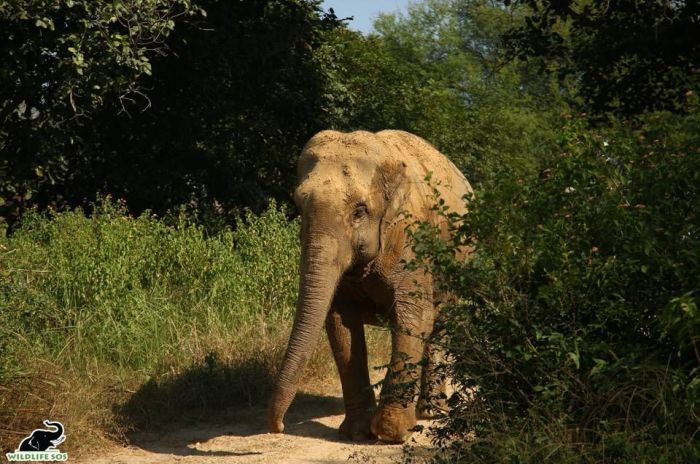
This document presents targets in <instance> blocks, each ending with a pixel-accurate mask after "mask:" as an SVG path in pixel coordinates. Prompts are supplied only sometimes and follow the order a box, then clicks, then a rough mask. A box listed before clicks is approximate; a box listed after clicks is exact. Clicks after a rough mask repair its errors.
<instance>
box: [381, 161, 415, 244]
mask: <svg viewBox="0 0 700 464" xmlns="http://www.w3.org/2000/svg"><path fill="white" fill-rule="evenodd" d="M406 171H407V166H406V163H405V162H403V161H400V160H388V161H385V162H384V163H382V164H381V165H380V167H379V172H378V174H379V176H378V177H379V191H380V192H381V194H382V195H383V197H384V198H383V200H384V214H383V216H382V220H381V224H380V226H379V228H380V231H379V234H380V235H379V236H380V240H381V249H383V250H384V252H387V251H388V249H387V247H391V246H393V245H394V242H395V241H396V239H393V240H392V238H394V236H395V235H396V234H397V233H403V227H404V226H403V223H404V221H405V220H406V215H405V206H406V200H407V199H408V195H409V189H408V184H409V182H408V175H407V172H406ZM396 251H399V250H396Z"/></svg>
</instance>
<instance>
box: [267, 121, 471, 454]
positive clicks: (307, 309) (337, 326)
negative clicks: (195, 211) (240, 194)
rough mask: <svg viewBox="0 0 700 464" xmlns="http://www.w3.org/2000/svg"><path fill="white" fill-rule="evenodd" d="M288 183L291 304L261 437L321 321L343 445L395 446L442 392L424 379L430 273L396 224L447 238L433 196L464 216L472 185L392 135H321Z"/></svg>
mask: <svg viewBox="0 0 700 464" xmlns="http://www.w3.org/2000/svg"><path fill="white" fill-rule="evenodd" d="M297 174H298V184H297V188H296V190H295V191H294V201H295V203H296V205H297V207H298V209H299V211H300V214H301V259H300V279H299V298H298V301H297V310H296V313H295V317H294V323H293V327H292V331H291V335H290V338H289V342H288V345H287V350H286V353H285V355H284V360H283V362H282V365H281V368H280V369H279V371H278V374H277V379H276V382H275V385H274V387H273V391H272V397H271V400H270V404H269V408H268V424H269V427H270V431H271V432H273V433H282V432H283V431H284V423H283V418H284V415H285V413H286V411H287V409H288V408H289V406H290V404H291V402H292V400H293V398H294V396H295V395H296V392H297V388H298V385H299V382H300V379H301V375H302V372H303V369H304V367H305V365H306V362H307V360H308V359H309V357H310V356H311V354H312V352H313V350H314V348H315V345H316V344H317V342H318V340H319V337H320V333H321V331H322V328H323V326H324V323H325V329H326V333H327V335H328V339H329V341H330V345H331V350H332V352H333V356H334V358H335V362H336V366H337V369H338V372H339V375H340V381H341V385H342V390H343V401H344V405H345V418H344V420H343V422H342V424H341V426H340V430H339V432H340V437H341V439H346V440H355V441H359V440H367V439H373V438H378V439H379V440H381V441H383V442H387V443H402V442H404V441H405V440H406V439H407V438H408V437H409V436H410V434H411V429H412V428H414V427H415V425H416V420H417V418H421V417H422V416H426V415H428V414H427V412H426V411H427V410H428V409H429V407H430V404H429V403H427V398H428V397H430V396H433V397H434V396H436V394H439V393H440V389H441V388H443V387H441V386H440V385H437V384H436V383H435V382H431V381H430V378H429V377H430V375H431V372H430V368H431V366H432V365H433V364H434V363H435V359H434V358H435V353H436V350H434V349H431V348H430V346H431V345H426V343H425V340H426V337H428V336H429V335H430V334H431V333H432V331H433V327H434V322H435V318H436V316H437V314H438V310H439V307H440V306H441V304H443V302H444V300H445V298H447V295H445V294H444V292H441V291H440V290H439V288H438V286H437V285H436V282H434V281H433V277H432V276H431V275H430V274H429V273H427V272H425V271H424V270H421V269H418V270H409V269H408V268H407V267H406V266H405V262H406V261H407V260H410V259H411V258H412V257H414V255H413V252H412V248H411V244H410V240H409V237H408V236H407V232H406V227H407V226H408V225H409V224H411V223H412V221H416V220H419V221H429V222H430V223H431V224H432V225H434V226H436V227H439V228H440V229H439V230H440V231H441V232H440V233H441V235H442V236H443V237H444V238H446V237H447V233H448V230H447V227H446V225H447V224H446V222H447V221H446V220H445V218H444V216H441V215H440V214H438V212H437V211H436V209H435V208H434V205H435V203H436V198H435V192H434V190H433V189H437V190H438V192H439V195H440V198H441V199H442V201H444V205H446V206H447V207H449V208H450V209H451V210H452V211H454V212H457V213H463V212H465V211H466V202H465V196H466V195H469V194H472V193H473V191H472V187H471V185H470V184H469V182H467V180H466V179H465V177H464V175H463V174H462V172H460V170H459V169H458V168H457V167H456V166H455V165H454V164H453V163H452V162H451V161H450V160H448V159H447V158H446V157H445V156H444V155H442V154H441V153H440V152H438V151H437V150H436V149H435V148H434V147H433V146H432V145H430V144H429V143H428V142H426V141H425V140H423V139H422V138H420V137H418V136H416V135H413V134H410V133H408V132H403V131H398V130H384V131H381V132H377V133H371V132H366V131H355V132H348V133H344V132H338V131H332V130H326V131H322V132H319V133H318V134H316V135H315V136H313V137H312V138H311V139H310V140H309V141H308V143H307V144H306V145H305V147H304V148H303V150H302V153H301V155H300V157H299V159H298V162H297ZM426 176H430V180H431V182H430V184H429V183H428V182H426ZM459 253H460V254H462V255H466V254H467V253H468V251H465V250H459ZM379 323H384V324H386V323H388V324H389V325H390V327H391V328H392V354H391V359H390V363H389V367H388V369H387V374H386V378H385V380H384V382H383V385H382V389H381V393H380V395H379V404H378V405H377V399H376V397H375V393H374V390H373V389H372V387H371V384H370V378H369V369H368V365H367V364H368V362H367V346H366V342H365V333H364V324H379ZM423 365H425V369H424V371H425V372H421V368H422V366H423ZM408 366H411V367H412V368H410V369H409V368H407V367H408ZM419 384H420V387H419ZM443 385H444V384H443ZM419 388H420V391H418V389H419ZM402 389H403V390H404V391H403V393H400V394H398V393H397V392H401V390H402ZM431 390H432V391H431ZM442 397H443V398H444V395H442ZM443 401H444V400H443ZM437 406H439V407H444V405H437ZM417 407H418V408H417ZM417 409H418V412H417Z"/></svg>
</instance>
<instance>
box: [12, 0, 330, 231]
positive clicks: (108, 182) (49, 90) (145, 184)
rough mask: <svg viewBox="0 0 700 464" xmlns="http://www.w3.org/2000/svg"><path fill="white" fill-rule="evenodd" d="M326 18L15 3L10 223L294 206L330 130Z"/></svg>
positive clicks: (275, 6) (199, 6)
mask: <svg viewBox="0 0 700 464" xmlns="http://www.w3.org/2000/svg"><path fill="white" fill-rule="evenodd" d="M318 3H319V2H318V1H315V0H314V1H312V0H308V1H307V0H269V1H263V2H260V1H244V2H227V1H218V0H200V1H197V2H190V1H189V0H182V1H177V2H172V1H166V0H158V1H156V0H151V1H148V2H138V3H135V4H132V3H131V2H124V3H122V2H78V1H75V2H73V1H71V2H66V3H63V2H58V3H57V2H39V1H26V2H23V3H19V4H17V3H16V2H15V3H12V5H10V3H8V2H6V3H5V4H3V7H2V8H0V12H2V14H3V16H2V29H3V31H8V34H7V36H6V41H7V42H6V43H7V46H6V47H3V53H4V54H5V57H4V58H3V60H4V61H3V62H5V60H7V62H8V63H12V65H10V66H3V70H4V73H3V75H2V79H3V83H2V86H1V87H2V88H3V92H4V93H3V102H4V103H3V119H2V121H3V125H2V133H1V134H2V138H1V139H0V149H1V150H2V153H3V157H2V158H3V166H2V168H3V170H4V173H5V175H4V176H3V179H4V181H3V183H2V186H0V187H1V188H2V192H0V197H2V198H3V201H4V202H5V207H4V211H3V213H2V215H3V216H6V217H8V218H10V219H11V218H13V217H15V216H17V215H18V213H19V211H18V207H19V206H24V205H38V206H40V207H46V206H47V205H52V204H53V205H55V206H59V207H60V206H64V205H68V206H70V205H80V204H85V203H86V202H89V201H90V200H91V199H92V198H94V195H95V193H96V192H104V193H111V194H114V195H115V196H118V197H121V198H125V199H127V200H128V202H129V204H130V205H131V207H132V208H133V209H134V210H135V211H141V210H143V209H145V208H150V209H153V210H155V211H157V212H159V213H162V212H164V211H166V210H168V209H170V208H173V207H177V205H179V204H182V203H185V202H189V201H194V202H196V203H198V204H200V205H204V204H214V203H216V204H218V205H222V206H223V207H225V208H233V207H243V206H254V207H256V208H257V209H260V208H262V207H264V205H265V204H266V202H267V198H268V197H271V196H272V197H274V196H277V197H286V196H287V195H288V193H287V192H288V190H289V189H290V185H291V182H292V178H293V176H290V175H289V173H290V171H291V167H292V166H293V162H294V156H295V154H296V153H297V152H298V151H299V149H300V146H301V144H303V143H304V142H305V140H306V139H308V137H310V136H311V135H312V134H313V133H314V132H315V131H317V130H319V129H321V128H322V122H321V117H322V115H323V111H322V110H321V108H320V94H321V85H322V75H321V73H320V72H319V70H318V69H317V65H316V62H315V61H314V58H313V54H314V50H315V49H316V48H318V47H319V45H320V44H321V41H322V33H323V32H324V31H326V30H329V29H333V28H336V27H339V26H340V25H341V24H342V22H341V21H340V20H338V19H337V18H336V17H335V16H334V15H325V14H322V12H321V10H320V8H319V6H318ZM205 12H206V13H207V14H205ZM13 60H14V61H13Z"/></svg>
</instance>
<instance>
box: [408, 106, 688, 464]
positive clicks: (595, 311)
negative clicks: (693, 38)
mask: <svg viewBox="0 0 700 464" xmlns="http://www.w3.org/2000/svg"><path fill="white" fill-rule="evenodd" d="M699 123H700V114H699V113H698V112H697V111H694V112H692V113H691V114H690V115H689V116H686V117H677V116H670V115H668V114H652V115H649V116H646V117H644V118H643V119H641V120H638V121H635V122H634V123H630V122H625V123H619V122H618V123H613V124H612V126H611V127H610V128H607V129H598V130H589V129H587V127H586V125H585V124H586V121H585V120H583V119H579V118H573V119H570V120H569V121H568V122H567V124H566V125H565V127H564V128H563V129H562V131H561V137H560V140H559V150H558V151H557V152H555V153H545V154H543V155H542V156H541V158H540V160H541V163H542V166H541V170H540V172H539V175H538V176H532V177H530V178H523V177H516V176H513V175H510V174H509V173H508V172H503V173H502V174H501V175H500V176H496V178H497V179H498V181H497V182H493V183H491V184H489V185H486V186H484V188H483V190H482V191H480V192H478V193H477V195H476V198H475V199H473V200H472V201H471V202H470V209H471V212H470V213H468V214H466V215H464V216H462V217H460V216H457V215H454V214H451V213H449V212H447V211H442V214H444V215H445V216H446V217H447V218H448V219H449V222H450V224H451V229H452V232H453V241H452V242H451V243H450V244H449V245H447V246H446V245H444V244H442V243H441V242H439V241H438V240H436V238H435V234H434V232H435V231H434V230H431V229H430V227H428V226H427V225H421V226H419V227H418V228H416V229H415V230H414V238H415V239H416V240H417V242H416V245H415V250H416V252H417V253H418V255H419V257H420V258H421V259H423V260H425V261H424V262H425V263H426V264H427V265H428V266H429V267H430V268H431V270H432V271H433V272H436V273H439V274H440V275H441V276H442V277H443V280H444V282H445V285H446V286H447V287H448V288H449V289H450V290H451V291H452V292H453V293H454V294H455V296H456V297H457V298H456V303H455V304H454V305H452V306H451V307H449V308H447V309H446V312H445V316H446V317H445V318H444V319H445V322H444V325H445V327H444V328H445V333H446V336H445V340H444V343H445V346H446V349H447V351H448V352H449V355H450V359H451V362H450V363H449V365H448V366H447V368H448V371H449V374H450V375H451V376H452V377H453V379H454V381H455V383H456V385H457V386H458V388H457V391H456V393H455V395H454V396H453V397H452V398H451V400H450V401H451V411H450V412H449V414H448V415H447V417H446V418H445V419H444V421H443V422H442V424H441V426H440V427H439V428H438V430H437V432H436V433H437V439H438V441H439V442H440V443H441V444H442V445H443V449H444V451H445V452H446V453H447V454H446V456H447V457H446V458H445V459H447V460H448V461H450V462H451V461H462V460H463V461H465V462H466V461H468V462H513V463H516V462H519V463H520V462H522V463H524V462H557V463H559V462H577V463H578V462H633V461H634V462H691V461H697V460H698V459H700V447H699V446H698V441H697V440H696V439H694V437H696V436H697V433H698V431H700V430H699V426H700V395H699V393H700V353H699V348H700V347H699V346H698V342H699V341H700V335H699V334H700V331H699V330H698V329H699V328H700V313H699V312H698V309H697V302H698V298H699V297H700V281H698V275H700V216H699V215H698V212H697V205H698V204H700V195H699V194H700V149H699V148H698V147H700V143H699V142H700V131H699V130H698V127H700V125H699ZM504 171H505V169H504ZM459 246H472V247H474V253H473V255H472V258H471V260H469V261H468V262H464V263H460V262H457V261H455V260H454V259H453V256H454V251H455V249H456V248H457V247H459ZM415 264H416V263H414V265H415Z"/></svg>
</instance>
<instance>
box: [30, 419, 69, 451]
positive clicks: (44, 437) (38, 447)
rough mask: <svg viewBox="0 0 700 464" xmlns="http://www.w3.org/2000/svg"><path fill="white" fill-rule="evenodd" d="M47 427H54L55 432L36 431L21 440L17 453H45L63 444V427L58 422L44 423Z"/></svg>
mask: <svg viewBox="0 0 700 464" xmlns="http://www.w3.org/2000/svg"><path fill="white" fill-rule="evenodd" d="M44 425H46V426H47V427H56V430H55V431H51V430H43V429H36V430H34V431H33V432H32V433H31V435H29V436H28V437H27V438H25V439H24V440H22V443H20V446H19V451H46V450H47V449H49V448H53V447H56V446H58V445H59V444H61V443H63V441H64V440H65V439H66V437H65V435H63V425H62V424H61V423H60V422H50V421H48V420H45V421H44Z"/></svg>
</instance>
